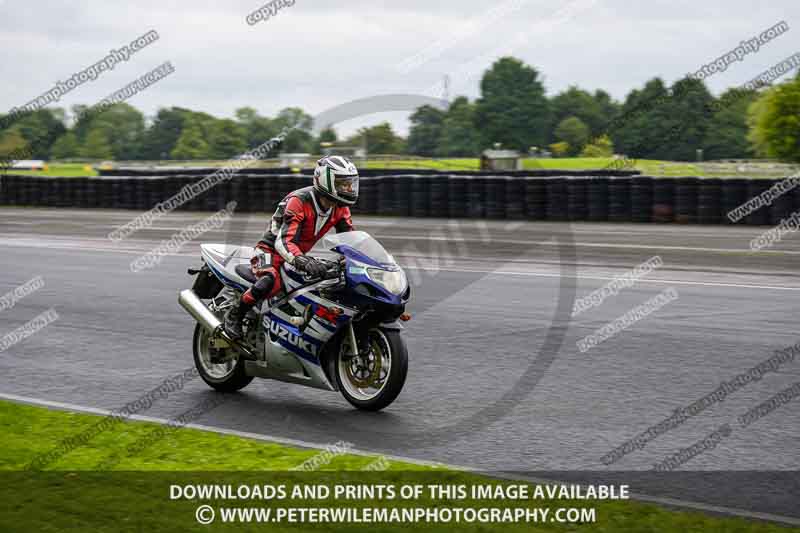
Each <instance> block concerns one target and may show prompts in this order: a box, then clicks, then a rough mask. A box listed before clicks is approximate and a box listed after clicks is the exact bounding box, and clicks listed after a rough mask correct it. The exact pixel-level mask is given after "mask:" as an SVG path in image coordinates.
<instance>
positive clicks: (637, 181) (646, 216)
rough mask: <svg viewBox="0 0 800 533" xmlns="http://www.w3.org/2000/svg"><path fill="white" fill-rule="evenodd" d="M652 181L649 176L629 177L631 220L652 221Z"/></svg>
mask: <svg viewBox="0 0 800 533" xmlns="http://www.w3.org/2000/svg"><path fill="white" fill-rule="evenodd" d="M653 181H654V180H653V178H652V177H650V176H637V177H634V178H631V221H633V222H652V220H653Z"/></svg>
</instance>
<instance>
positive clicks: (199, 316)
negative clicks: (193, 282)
mask: <svg viewBox="0 0 800 533" xmlns="http://www.w3.org/2000/svg"><path fill="white" fill-rule="evenodd" d="M178 303H180V304H181V306H182V307H183V308H184V309H186V311H187V312H188V313H189V314H190V315H192V318H194V319H195V320H196V321H197V323H198V324H200V325H201V326H203V327H204V328H205V329H206V330H208V332H209V333H212V334H213V333H217V330H219V331H220V332H222V333H224V331H223V330H222V321H220V319H219V318H217V316H216V315H215V314H214V313H212V312H211V309H209V308H208V307H206V305H205V304H204V303H203V302H202V300H200V298H198V297H197V295H196V294H195V293H194V291H193V290H192V289H186V290H183V291H181V294H180V296H178Z"/></svg>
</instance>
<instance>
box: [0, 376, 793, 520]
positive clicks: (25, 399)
mask: <svg viewBox="0 0 800 533" xmlns="http://www.w3.org/2000/svg"><path fill="white" fill-rule="evenodd" d="M0 398H2V399H6V400H10V401H13V402H17V403H25V404H30V405H36V406H42V407H50V408H54V409H59V410H63V411H74V412H79V413H88V414H94V415H102V416H112V415H113V414H114V413H113V412H112V411H111V410H110V409H100V408H97V407H87V406H83V405H77V404H73V403H65V402H56V401H52V400H42V399H39V398H32V397H30V396H20V395H17V394H7V393H4V392H0ZM128 418H129V419H130V420H135V421H139V422H151V423H154V424H161V425H166V424H169V423H171V421H170V420H168V419H166V418H158V417H153V416H143V415H131V416H129V417H128ZM183 427H186V428H189V429H196V430H199V431H208V432H211V433H218V434H221V435H231V436H235V437H242V438H246V439H253V440H259V441H263V442H272V443H275V444H284V445H287V446H295V447H298V448H307V449H313V450H326V449H327V448H328V446H329V445H328V444H319V443H314V442H308V441H304V440H299V439H290V438H285V437H276V436H272V435H264V434H261V433H251V432H247V431H237V430H234V429H226V428H220V427H216V426H208V425H204V424H194V423H190V424H186V425H185V426H183ZM347 453H350V454H353V455H360V456H367V457H379V456H383V457H385V458H387V459H388V460H390V461H395V462H403V463H411V464H417V465H423V466H433V467H440V468H448V469H452V470H461V471H465V472H474V473H475V474H478V475H487V476H490V477H495V478H499V479H513V480H520V481H527V482H529V483H538V484H564V483H566V482H561V481H558V480H553V479H543V478H538V477H534V476H524V475H513V474H503V475H499V474H492V473H485V472H482V471H481V470H479V469H475V468H471V467H464V466H457V465H451V464H447V463H439V462H434V461H425V460H421V459H413V458H410V457H402V456H397V455H388V454H385V453H381V452H370V451H367V450H359V449H349V450H348V451H347ZM570 484H574V483H570ZM577 484H578V485H581V483H577ZM631 498H632V499H634V500H639V501H644V502H649V503H655V504H658V505H665V506H670V507H679V508H685V509H693V510H697V511H704V512H708V513H717V514H723V515H730V516H738V517H741V518H750V519H756V520H767V521H771V522H779V523H783V524H791V525H800V518H794V517H791V516H782V515H775V514H771V513H759V512H755V511H748V510H745V509H735V508H732V507H723V506H719V505H710V504H705V503H700V502H693V501H687V500H679V499H676V498H665V497H661V496H650V495H647V494H640V493H631Z"/></svg>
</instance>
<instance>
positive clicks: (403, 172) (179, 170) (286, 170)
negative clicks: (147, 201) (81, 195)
mask: <svg viewBox="0 0 800 533" xmlns="http://www.w3.org/2000/svg"><path fill="white" fill-rule="evenodd" d="M221 168H222V167H176V166H172V167H158V166H151V167H142V166H134V167H118V168H113V169H99V170H98V173H99V174H100V176H104V177H144V176H151V177H161V178H163V177H167V176H193V177H195V178H197V177H198V176H211V175H213V174H214V173H217V172H220V170H221ZM313 173H314V169H313V168H301V169H293V168H291V167H277V168H244V169H240V170H239V171H238V172H237V173H236V174H239V175H245V174H247V175H252V176H262V177H263V176H285V175H290V174H292V175H297V176H311V175H312V174H313ZM358 173H359V175H360V176H361V177H364V178H373V177H380V176H409V175H415V176H491V175H495V174H497V172H496V171H495V172H492V171H480V170H456V171H454V170H436V169H431V168H361V169H359V171H358ZM639 174H641V171H639V170H614V169H600V170H543V169H530V170H508V171H503V175H504V176H511V177H527V176H531V177H539V178H549V177H555V176H570V177H590V176H604V177H611V176H619V177H625V176H636V175H639Z"/></svg>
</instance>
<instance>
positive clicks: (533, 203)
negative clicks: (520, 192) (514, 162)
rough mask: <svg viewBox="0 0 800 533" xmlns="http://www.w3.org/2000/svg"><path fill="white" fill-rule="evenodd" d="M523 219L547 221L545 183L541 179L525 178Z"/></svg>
mask: <svg viewBox="0 0 800 533" xmlns="http://www.w3.org/2000/svg"><path fill="white" fill-rule="evenodd" d="M524 182H525V218H527V219H528V220H545V219H547V183H546V181H545V180H544V179H543V178H525V179H524Z"/></svg>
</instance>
